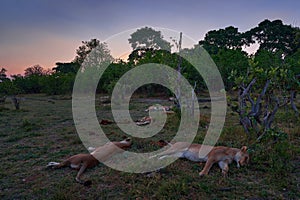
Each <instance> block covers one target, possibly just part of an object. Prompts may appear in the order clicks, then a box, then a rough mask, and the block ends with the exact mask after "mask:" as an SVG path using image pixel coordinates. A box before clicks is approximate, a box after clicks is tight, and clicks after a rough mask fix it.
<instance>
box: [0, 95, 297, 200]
mask: <svg viewBox="0 0 300 200" xmlns="http://www.w3.org/2000/svg"><path fill="white" fill-rule="evenodd" d="M24 97H25V98H26V97H30V99H28V100H24V101H22V102H21V109H20V110H15V109H14V108H13V106H12V104H11V102H10V101H9V100H8V99H7V100H6V102H5V103H4V104H1V105H0V156H1V165H0V183H1V189H0V198H1V199H299V197H300V192H299V190H300V178H299V177H300V166H299V164H300V147H299V145H300V123H299V118H298V119H297V118H296V117H295V116H294V114H293V113H292V112H291V111H290V110H288V109H285V108H283V109H282V110H281V111H280V112H279V113H278V116H277V118H276V124H277V126H278V128H279V129H281V130H282V131H284V132H285V133H286V134H287V139H285V140H284V139H282V140H279V141H277V142H272V140H266V141H265V142H262V143H254V142H253V140H250V139H249V138H248V137H247V135H246V134H245V133H244V131H243V129H242V127H241V125H239V123H238V116H237V114H236V113H233V112H231V111H230V109H228V113H227V117H226V124H225V127H224V130H223V132H222V134H221V137H220V140H219V142H218V144H219V145H226V146H232V147H238V148H239V147H241V146H242V145H248V146H249V147H250V153H251V162H250V165H248V166H246V167H242V168H240V169H237V167H236V166H235V165H234V164H232V165H230V171H229V175H228V177H227V178H223V177H222V175H221V173H220V170H219V168H218V166H214V167H213V168H212V170H211V171H210V174H209V176H206V177H202V178H200V177H199V175H198V173H199V172H200V171H201V169H202V168H203V166H204V165H203V164H199V163H193V162H190V161H187V160H184V159H180V160H177V161H176V162H174V163H172V164H171V165H169V166H168V167H166V168H165V169H163V170H161V171H160V172H158V173H153V174H151V175H150V176H149V174H148V175H146V174H130V173H125V172H120V171H115V170H113V169H111V168H109V167H107V166H105V165H103V164H100V165H99V166H97V167H95V168H93V169H90V170H87V172H86V173H85V174H84V176H83V179H85V180H87V179H89V180H91V181H92V185H91V186H89V187H86V186H83V185H80V184H78V183H76V182H75V180H74V178H75V176H76V173H77V172H76V171H75V170H71V169H70V168H64V169H60V170H51V169H46V167H45V166H46V165H47V163H48V162H50V161H61V160H63V159H65V158H67V157H68V156H71V155H74V154H78V153H87V152H88V151H87V150H86V149H85V147H84V146H83V145H82V143H81V140H80V138H79V136H78V135H77V132H76V129H75V126H74V122H73V119H72V105H71V98H70V97H64V96H45V95H42V94H41V95H27V96H24ZM34 99H36V100H34ZM47 99H52V100H54V102H55V103H51V102H47V101H45V100H47ZM41 100H44V101H41ZM96 103H97V106H96V111H97V115H98V119H99V120H100V119H110V120H112V116H111V113H110V107H109V106H108V105H103V104H100V102H98V101H97V102H96ZM158 103H161V102H158ZM163 103H165V104H166V105H168V104H170V102H168V101H163ZM152 104H153V102H151V101H149V102H147V101H146V100H145V101H143V100H139V101H135V100H132V101H131V105H130V109H131V116H132V118H133V119H134V120H135V119H139V118H141V117H143V116H145V114H146V112H145V111H144V110H145V108H147V106H149V105H152ZM209 107H210V104H209V103H206V104H200V108H201V111H200V112H201V121H200V124H199V130H198V134H197V136H196V138H195V140H194V141H195V142H201V141H202V139H203V137H204V135H205V133H206V132H205V131H206V125H208V124H209V111H210V109H209ZM178 123H179V119H178V115H176V114H173V115H169V117H168V120H167V124H166V126H165V128H164V129H163V131H162V132H161V133H160V134H158V135H157V136H155V137H152V138H148V139H139V138H133V145H132V148H131V151H134V152H140V151H147V150H148V151H152V150H153V149H158V148H159V147H158V146H155V142H156V141H158V140H159V139H171V138H172V137H173V136H174V133H176V130H177V128H178ZM102 128H103V129H104V132H105V133H106V134H107V136H108V137H109V138H110V139H111V140H121V139H122V137H123V136H124V133H122V132H121V131H120V129H119V128H118V127H117V126H116V125H115V124H111V125H106V126H103V127H102Z"/></svg>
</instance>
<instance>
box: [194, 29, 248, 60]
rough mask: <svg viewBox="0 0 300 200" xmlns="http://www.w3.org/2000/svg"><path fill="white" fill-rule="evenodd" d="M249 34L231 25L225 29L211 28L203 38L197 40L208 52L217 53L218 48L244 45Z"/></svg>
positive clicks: (246, 43) (238, 47) (236, 47)
mask: <svg viewBox="0 0 300 200" xmlns="http://www.w3.org/2000/svg"><path fill="white" fill-rule="evenodd" d="M250 43H251V40H250V38H249V36H247V35H244V34H242V33H240V32H239V31H238V28H235V27H233V26H229V27H226V28H225V29H219V30H212V31H209V32H208V33H206V35H205V37H204V40H201V41H199V45H202V46H203V48H204V49H206V50H207V51H208V52H209V53H210V54H217V53H218V50H219V49H223V48H226V49H241V48H242V47H243V46H244V45H249V44H250Z"/></svg>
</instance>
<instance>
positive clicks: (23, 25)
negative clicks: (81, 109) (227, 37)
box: [0, 0, 300, 75]
mask: <svg viewBox="0 0 300 200" xmlns="http://www.w3.org/2000/svg"><path fill="white" fill-rule="evenodd" d="M299 8H300V1H299V0H282V1H275V0H265V1H261V0H252V1H249V0H227V1H222V0H220V1H216V0H210V1H203V0H169V1H167V0H151V1H150V0H127V1H125V0H123V1H122V0H0V68H1V67H4V68H6V69H7V70H8V72H7V73H8V75H11V74H17V73H21V74H22V73H23V72H24V69H25V68H27V67H31V66H33V65H35V64H39V65H41V66H42V67H44V68H52V67H54V66H55V63H56V62H69V61H71V60H73V59H74V57H75V50H76V49H77V48H78V47H79V46H80V45H81V41H87V40H90V39H92V38H97V39H99V40H100V41H104V40H106V39H107V38H109V37H111V36H113V35H115V34H118V33H120V32H123V34H121V35H123V38H122V37H115V38H118V39H121V38H122V40H123V41H122V42H123V43H124V44H122V42H121V41H120V42H116V40H117V39H114V42H115V44H114V45H112V47H110V48H112V49H111V50H112V54H113V55H114V56H116V57H120V56H122V54H123V53H124V52H128V51H129V47H130V46H129V44H128V45H127V39H128V38H129V34H130V33H132V32H134V31H135V30H136V29H137V28H141V27H145V26H151V27H162V28H167V29H172V30H176V31H182V32H183V33H184V34H186V35H188V36H190V37H191V38H193V39H194V40H195V41H199V40H201V39H203V37H204V35H205V33H207V32H208V31H209V30H215V29H220V28H225V27H227V26H231V25H232V26H235V27H238V28H239V31H242V32H243V31H246V30H249V29H250V28H253V27H255V26H257V25H258V23H259V22H261V21H263V20H264V19H270V20H274V19H281V20H282V21H283V22H284V24H291V25H293V26H300V11H299ZM128 30H130V31H128ZM124 31H125V32H124ZM126 34H127V35H128V38H126V37H124V35H126ZM119 35H120V34H119ZM127 35H126V36H127Z"/></svg>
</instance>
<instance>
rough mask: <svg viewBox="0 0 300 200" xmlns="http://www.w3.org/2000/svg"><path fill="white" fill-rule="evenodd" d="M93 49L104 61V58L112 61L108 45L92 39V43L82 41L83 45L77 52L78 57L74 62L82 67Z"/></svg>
mask: <svg viewBox="0 0 300 200" xmlns="http://www.w3.org/2000/svg"><path fill="white" fill-rule="evenodd" d="M93 49H96V51H97V52H94V54H97V55H98V57H101V59H102V60H103V59H104V58H105V59H106V60H112V57H111V55H110V51H109V50H108V48H107V44H105V43H101V42H100V41H99V40H97V39H91V40H90V41H82V45H81V46H80V47H79V48H78V49H77V50H76V54H77V55H76V57H75V59H74V61H73V62H74V63H78V64H79V65H81V64H82V63H83V61H84V60H85V59H86V58H87V56H88V55H89V54H90V53H91V52H92V50H93ZM100 62H101V60H100Z"/></svg>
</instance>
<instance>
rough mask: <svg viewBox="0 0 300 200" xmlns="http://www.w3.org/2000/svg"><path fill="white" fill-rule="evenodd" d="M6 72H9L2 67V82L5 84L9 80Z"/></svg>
mask: <svg viewBox="0 0 300 200" xmlns="http://www.w3.org/2000/svg"><path fill="white" fill-rule="evenodd" d="M6 72H7V70H6V69H5V68H3V67H2V69H1V70H0V82H4V81H7V80H9V79H8V78H7V75H6Z"/></svg>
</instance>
